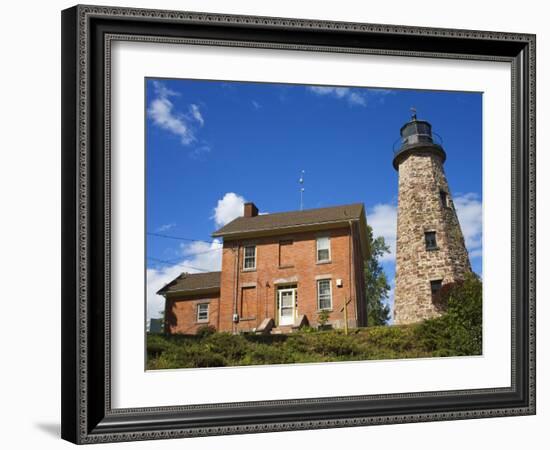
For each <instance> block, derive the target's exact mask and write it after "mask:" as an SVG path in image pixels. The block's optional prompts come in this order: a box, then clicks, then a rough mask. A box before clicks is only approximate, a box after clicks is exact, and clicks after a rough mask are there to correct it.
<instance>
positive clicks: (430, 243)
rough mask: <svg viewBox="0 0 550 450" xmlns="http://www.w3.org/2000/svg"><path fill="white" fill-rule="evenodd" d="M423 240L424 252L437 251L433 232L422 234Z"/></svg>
mask: <svg viewBox="0 0 550 450" xmlns="http://www.w3.org/2000/svg"><path fill="white" fill-rule="evenodd" d="M424 240H425V241H426V250H437V241H436V239H435V231H426V232H425V233H424Z"/></svg>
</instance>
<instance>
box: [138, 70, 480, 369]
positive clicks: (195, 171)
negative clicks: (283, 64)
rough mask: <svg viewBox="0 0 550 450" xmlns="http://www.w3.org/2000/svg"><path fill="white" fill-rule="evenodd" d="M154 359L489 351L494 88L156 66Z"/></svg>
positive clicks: (151, 262)
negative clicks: (486, 144) (488, 167)
mask: <svg viewBox="0 0 550 450" xmlns="http://www.w3.org/2000/svg"><path fill="white" fill-rule="evenodd" d="M145 89H146V105H145V118H146V229H147V237H146V243H147V245H146V272H147V277H146V280H147V281H146V283H147V286H146V289H147V319H148V323H147V361H146V367H147V369H149V370H158V369H175V368H198V367H227V366H247V365H258V364H292V363H315V362H336V361H357V360H381V359H396V358H427V357H445V356H473V355H481V354H482V258H481V256H482V250H483V248H482V94H481V93H478V92H448V91H425V90H424V91H421V90H412V89H387V88H383V89H382V88H376V87H372V88H371V87H364V88H362V87H361V88H360V87H345V86H344V87H343V86H313V85H290V84H271V83H254V82H237V81H208V80H190V79H160V78H158V79H157V78H148V79H146V81H145Z"/></svg>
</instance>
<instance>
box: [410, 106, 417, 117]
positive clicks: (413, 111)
mask: <svg viewBox="0 0 550 450" xmlns="http://www.w3.org/2000/svg"><path fill="white" fill-rule="evenodd" d="M411 119H412V120H416V108H415V107H414V106H412V107H411Z"/></svg>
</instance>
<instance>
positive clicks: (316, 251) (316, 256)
mask: <svg viewBox="0 0 550 450" xmlns="http://www.w3.org/2000/svg"><path fill="white" fill-rule="evenodd" d="M324 238H326V239H328V258H327V259H319V239H324ZM331 247H332V245H331V239H330V236H317V238H316V239H315V260H316V261H317V262H318V263H326V262H330V261H331V260H332V251H331Z"/></svg>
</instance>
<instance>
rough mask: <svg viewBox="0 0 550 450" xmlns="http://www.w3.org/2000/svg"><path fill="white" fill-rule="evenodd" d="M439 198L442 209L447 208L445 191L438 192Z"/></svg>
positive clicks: (447, 201)
mask: <svg viewBox="0 0 550 450" xmlns="http://www.w3.org/2000/svg"><path fill="white" fill-rule="evenodd" d="M439 197H440V198H441V204H442V205H443V207H445V208H446V207H448V206H449V199H448V198H447V193H446V192H445V191H439Z"/></svg>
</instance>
